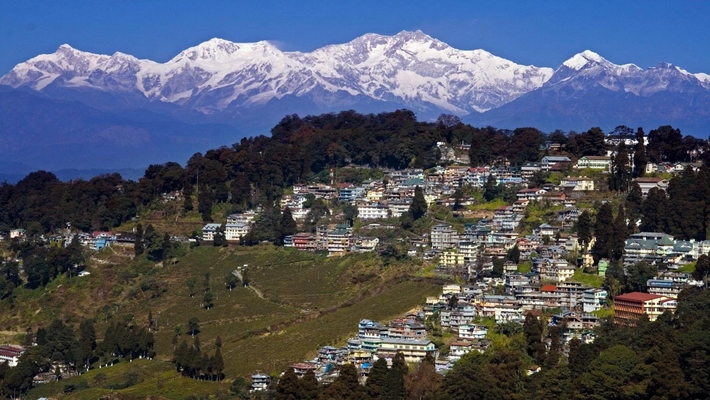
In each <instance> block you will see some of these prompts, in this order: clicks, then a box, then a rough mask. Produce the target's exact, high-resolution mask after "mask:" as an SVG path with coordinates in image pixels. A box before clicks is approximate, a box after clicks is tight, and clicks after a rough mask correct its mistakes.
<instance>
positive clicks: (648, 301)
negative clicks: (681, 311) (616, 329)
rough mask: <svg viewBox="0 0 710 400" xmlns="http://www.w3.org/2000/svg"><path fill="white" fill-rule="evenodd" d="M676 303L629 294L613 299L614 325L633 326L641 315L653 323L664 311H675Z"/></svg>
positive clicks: (650, 295)
mask: <svg viewBox="0 0 710 400" xmlns="http://www.w3.org/2000/svg"><path fill="white" fill-rule="evenodd" d="M677 305H678V302H677V301H676V300H674V299H671V298H669V297H666V296H660V295H656V294H650V293H643V292H631V293H626V294H622V295H620V296H616V297H614V323H617V324H624V325H631V326H633V325H635V324H636V323H635V321H636V320H637V319H639V318H640V317H641V316H643V315H647V316H648V320H649V321H655V320H656V319H657V318H658V316H659V315H661V314H663V313H664V312H665V311H667V310H670V311H675V309H676V306H677Z"/></svg>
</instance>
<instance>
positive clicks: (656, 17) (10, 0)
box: [0, 0, 710, 75]
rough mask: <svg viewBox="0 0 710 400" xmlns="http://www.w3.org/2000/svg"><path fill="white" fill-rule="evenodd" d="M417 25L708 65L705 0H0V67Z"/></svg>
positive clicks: (292, 41)
mask: <svg viewBox="0 0 710 400" xmlns="http://www.w3.org/2000/svg"><path fill="white" fill-rule="evenodd" d="M417 29H420V30H422V31H424V32H425V33H427V34H429V35H430V36H432V37H435V38H437V39H439V40H441V41H443V42H446V43H448V44H450V45H451V46H453V47H456V48H459V49H477V48H482V49H485V50H488V51H490V52H491V53H493V54H495V55H498V56H501V57H505V58H508V59H510V60H512V61H514V62H517V63H521V64H534V65H537V66H548V67H553V68H555V67H557V66H559V65H560V64H561V63H562V62H563V61H564V60H566V59H567V58H569V57H571V56H572V55H574V54H575V53H578V52H581V51H583V50H585V49H590V50H593V51H595V52H597V53H599V54H601V55H602V56H603V57H605V58H607V59H608V60H610V61H612V62H614V63H617V64H622V63H635V64H637V65H638V66H640V67H643V68H646V67H649V66H653V65H656V64H657V63H659V62H670V63H673V64H676V65H679V66H681V67H683V68H685V69H687V70H688V71H690V72H706V73H710V1H692V0H688V1H655V0H654V1H585V2H583V1H575V0H572V1H489V2H482V1H480V2H479V1H470V0H461V1H445V0H437V1H432V0H429V1H419V0H409V1H386V0H376V1H371V0H358V1H297V0H293V1H286V0H283V1H274V0H262V1H223V0H209V1H197V0H195V1H183V0H154V1H148V0H142V1H141V0H92V1H88V0H73V1H32V0H3V1H0V75H1V74H5V73H6V72H8V71H9V70H10V69H11V68H12V67H13V66H14V65H15V64H17V63H19V62H22V61H25V60H27V59H29V58H31V57H33V56H35V55H37V54H40V53H51V52H54V51H55V50H56V49H57V47H59V45H61V44H63V43H68V44H70V45H71V46H73V47H75V48H77V49H80V50H85V51H91V52H95V53H104V54H112V53H114V52H116V51H121V52H124V53H128V54H133V55H135V56H136V57H139V58H148V59H152V60H155V61H160V62H164V61H167V60H168V59H170V58H172V57H173V56H174V55H175V54H177V53H178V52H180V51H181V50H183V49H185V48H187V47H190V46H194V45H196V44H198V43H200V42H202V41H205V40H207V39H210V38H212V37H221V38H224V39H228V40H232V41H235V42H251V41H258V40H269V41H272V42H273V43H275V44H276V45H277V46H279V47H280V48H281V49H282V50H289V51H290V50H299V51H311V50H313V49H315V48H318V47H321V46H324V45H327V44H332V43H343V42H347V41H349V40H352V39H354V38H355V37H357V36H360V35H362V34H364V33H368V32H374V33H380V34H388V35H391V34H395V33H397V32H399V31H401V30H417Z"/></svg>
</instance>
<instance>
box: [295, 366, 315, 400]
mask: <svg viewBox="0 0 710 400" xmlns="http://www.w3.org/2000/svg"><path fill="white" fill-rule="evenodd" d="M299 386H300V390H299V392H300V393H301V399H303V400H317V399H318V397H319V395H320V385H319V384H318V379H316V374H315V373H314V372H313V370H309V371H308V372H306V374H305V375H303V378H301V379H300V381H299Z"/></svg>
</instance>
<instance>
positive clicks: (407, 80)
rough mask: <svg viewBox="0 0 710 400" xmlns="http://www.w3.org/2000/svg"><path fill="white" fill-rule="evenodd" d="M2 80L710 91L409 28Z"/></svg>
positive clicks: (182, 90) (133, 87) (264, 94)
mask: <svg viewBox="0 0 710 400" xmlns="http://www.w3.org/2000/svg"><path fill="white" fill-rule="evenodd" d="M0 84H2V85H8V86H11V87H13V88H18V87H28V88H31V89H34V90H36V91H40V92H48V93H56V92H57V91H61V90H70V89H84V90H85V89H94V90H98V91H102V92H107V93H112V94H127V93H130V94H133V95H136V96H137V98H142V99H143V100H147V101H149V102H162V103H171V104H175V105H178V106H181V108H188V109H191V110H196V111H199V112H201V113H204V114H216V113H221V112H225V111H227V112H236V113H237V114H240V113H244V111H245V110H249V109H254V108H260V107H264V106H266V105H267V104H269V102H271V101H273V100H281V99H284V98H286V97H295V98H303V99H308V101H310V102H312V103H315V104H316V106H318V107H320V108H323V109H324V110H325V109H329V108H331V106H332V105H334V106H336V108H337V105H338V102H339V101H341V102H342V100H343V99H347V98H352V99H356V98H360V99H368V100H371V101H374V102H375V103H377V102H382V103H383V104H384V103H389V104H397V105H401V106H405V107H409V108H412V109H415V110H417V111H424V112H426V111H432V112H435V113H436V112H448V113H453V114H457V115H461V116H464V115H468V114H477V113H481V112H486V111H489V110H491V109H495V108H498V107H500V106H502V105H504V104H507V103H510V102H512V101H514V100H515V99H517V98H519V97H521V96H522V95H524V94H526V93H529V92H532V91H534V90H537V89H542V90H554V91H558V92H563V93H566V94H567V95H569V94H570V93H577V92H584V91H586V90H587V89H589V88H590V86H595V85H598V86H601V87H603V88H605V89H607V90H609V91H612V92H624V93H630V94H633V95H635V96H642V97H647V96H651V95H653V94H655V93H658V92H663V91H673V92H684V91H699V90H700V91H705V90H710V75H708V74H704V73H696V74H692V73H689V72H687V71H685V70H683V69H682V68H679V67H675V66H671V65H668V64H659V65H658V66H657V67H654V68H649V69H645V70H644V69H642V68H639V67H637V66H636V65H633V64H625V65H615V64H613V63H611V62H609V61H607V60H605V59H604V58H602V57H601V56H599V55H598V54H596V53H594V52H592V51H589V50H587V51H584V52H581V53H579V54H576V55H574V56H573V57H572V58H570V59H569V60H567V61H565V62H564V63H563V64H562V65H561V66H560V67H559V68H557V69H556V70H553V69H552V68H546V67H535V66H525V65H519V64H516V63H514V62H512V61H509V60H506V59H503V58H500V57H497V56H495V55H493V54H491V53H489V52H486V51H485V50H458V49H454V48H452V47H451V46H449V45H447V44H446V43H443V42H441V41H439V40H436V39H434V38H432V37H430V36H428V35H426V34H424V33H422V32H421V31H416V32H408V31H402V32H400V33H398V34H396V35H394V36H384V35H378V34H366V35H363V36H361V37H358V38H356V39H354V40H353V41H351V42H349V43H345V44H338V45H329V46H326V47H323V48H320V49H317V50H315V51H313V52H310V53H301V52H283V51H280V50H279V49H278V48H276V47H275V46H273V45H272V44H270V43H269V42H267V41H260V42H256V43H233V42H230V41H227V40H223V39H211V40H208V41H206V42H204V43H201V44H199V45H197V46H195V47H190V48H188V49H186V50H184V51H182V52H180V54H178V55H177V56H175V57H174V58H173V59H171V60H170V61H168V62H165V63H157V62H154V61H151V60H139V59H137V58H135V57H133V56H131V55H128V54H123V53H115V54H113V55H111V56H108V55H98V54H93V53H88V52H83V51H80V50H76V49H74V48H72V47H71V46H69V45H62V46H60V47H59V49H57V51H56V52H54V53H52V54H43V55H39V56H37V57H34V58H32V59H30V60H28V61H26V62H23V63H20V64H18V65H17V66H16V67H15V68H13V69H12V70H11V71H10V72H9V73H8V74H6V75H5V76H3V77H2V78H0ZM357 101H358V100H350V102H349V104H355V105H356V104H357Z"/></svg>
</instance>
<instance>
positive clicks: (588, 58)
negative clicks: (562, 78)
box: [562, 50, 606, 71]
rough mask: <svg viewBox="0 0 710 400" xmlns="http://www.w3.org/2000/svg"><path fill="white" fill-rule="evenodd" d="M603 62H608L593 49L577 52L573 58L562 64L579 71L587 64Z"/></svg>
mask: <svg viewBox="0 0 710 400" xmlns="http://www.w3.org/2000/svg"><path fill="white" fill-rule="evenodd" d="M603 62H606V60H605V59H604V58H602V57H601V56H600V55H599V54H597V53H595V52H593V51H591V50H585V51H583V52H581V53H577V54H575V55H574V56H573V57H572V58H570V59H569V60H567V61H565V62H564V63H562V65H564V66H565V67H567V68H570V69H573V70H576V71H579V70H580V69H582V68H584V67H586V66H587V65H590V64H593V63H597V64H601V63H603Z"/></svg>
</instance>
